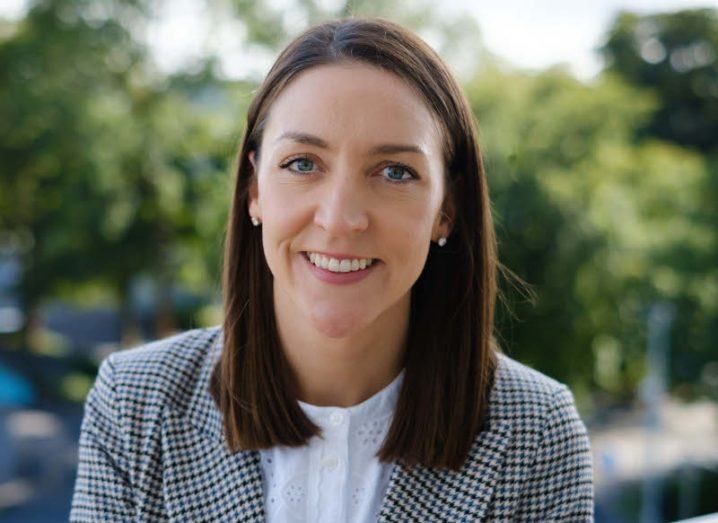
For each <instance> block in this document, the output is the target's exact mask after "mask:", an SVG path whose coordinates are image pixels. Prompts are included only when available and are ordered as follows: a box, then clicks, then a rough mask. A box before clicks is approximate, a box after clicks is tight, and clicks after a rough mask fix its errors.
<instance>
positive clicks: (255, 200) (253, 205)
mask: <svg viewBox="0 0 718 523" xmlns="http://www.w3.org/2000/svg"><path fill="white" fill-rule="evenodd" d="M247 157H248V158H249V163H250V164H251V165H252V175H251V177H250V180H249V191H248V200H247V204H248V211H249V215H250V216H254V217H256V218H259V219H261V213H260V209H259V183H258V180H257V172H258V169H257V158H256V155H255V151H249V154H248V155H247Z"/></svg>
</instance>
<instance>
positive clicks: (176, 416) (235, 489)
mask: <svg viewBox="0 0 718 523" xmlns="http://www.w3.org/2000/svg"><path fill="white" fill-rule="evenodd" d="M208 343H211V344H212V345H211V347H210V349H209V350H207V351H206V353H207V354H206V357H205V358H203V360H202V368H201V371H200V378H199V380H198V381H197V383H196V386H195V387H194V391H193V393H192V398H191V400H190V402H189V404H188V405H187V409H186V411H185V412H183V413H181V412H169V413H168V414H167V415H166V416H165V419H164V422H163V424H162V431H163V434H162V442H163V443H162V450H163V464H164V470H163V471H162V474H163V479H164V481H163V484H164V497H165V505H166V507H167V511H168V515H169V517H170V520H172V521H200V520H203V521H207V520H209V521H251V522H264V520H265V516H264V492H263V487H262V470H261V465H260V454H259V451H255V450H251V451H239V452H236V453H231V452H230V451H229V449H228V447H227V446H226V444H225V439H224V435H223V432H222V431H223V427H222V418H221V414H220V412H219V410H218V409H217V407H216V405H215V404H214V400H213V399H212V396H211V395H210V393H209V390H208V386H209V380H210V376H211V373H212V370H213V369H214V366H215V364H216V363H217V361H218V359H219V356H220V352H221V347H222V336H221V329H220V328H218V329H217V331H216V335H215V336H212V337H211V339H210V340H208ZM188 422H189V423H188Z"/></svg>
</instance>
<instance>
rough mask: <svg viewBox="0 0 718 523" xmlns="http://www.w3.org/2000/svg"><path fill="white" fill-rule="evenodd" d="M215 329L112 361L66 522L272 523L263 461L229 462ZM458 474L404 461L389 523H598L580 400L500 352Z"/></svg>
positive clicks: (390, 500) (241, 455)
mask: <svg viewBox="0 0 718 523" xmlns="http://www.w3.org/2000/svg"><path fill="white" fill-rule="evenodd" d="M221 338H222V333H221V328H220V327H219V326H215V327H210V328H205V329H195V330H191V331H187V332H184V333H181V334H178V335H176V336H173V337H171V338H167V339H164V340H160V341H156V342H153V343H149V344H146V345H143V346H140V347H136V348H133V349H129V350H123V351H119V352H116V353H114V354H111V355H110V356H109V357H107V358H105V360H103V362H102V364H101V365H100V368H99V371H98V374H97V378H96V379H95V383H94V385H93V387H92V389H91V390H90V393H89V394H88V396H87V399H86V401H85V411H84V417H83V421H82V428H81V433H80V443H79V466H78V472H77V478H76V482H75V490H74V494H73V498H72V508H71V512H70V521H77V522H79V521H103V522H104V521H178V522H179V521H182V522H184V521H187V522H200V521H263V519H264V513H263V510H264V507H263V504H264V494H263V491H262V475H261V474H262V472H261V466H260V462H259V452H258V451H240V452H238V453H235V454H232V453H230V452H229V450H228V448H227V447H226V446H225V443H224V438H223V434H222V420H221V414H220V412H219V411H218V410H217V408H216V406H215V404H214V401H213V400H212V397H211V396H210V394H209V391H208V388H207V387H208V384H209V378H210V375H211V372H212V369H213V367H214V364H215V363H216V361H217V359H218V358H219V354H220V350H221ZM490 404H491V409H490V416H489V423H488V427H487V429H486V430H485V431H483V432H482V433H480V434H479V435H478V436H477V438H476V442H475V444H474V446H473V448H472V451H471V453H470V455H469V457H468V459H467V461H466V463H465V464H464V466H463V468H462V469H461V471H459V472H454V471H449V470H446V469H432V468H428V467H423V466H414V467H407V466H404V465H403V464H400V463H396V464H395V466H394V469H393V471H392V474H391V478H390V482H389V486H388V490H387V492H386V495H385V497H384V499H383V503H382V508H381V512H380V514H379V521H383V522H388V521H422V522H428V521H571V522H574V521H592V520H593V495H594V492H593V468H592V461H591V452H590V447H589V439H588V435H587V432H586V427H585V425H584V423H583V422H582V420H581V418H580V417H579V414H578V412H577V410H576V407H575V404H574V398H573V394H572V393H571V391H570V390H569V389H568V388H567V387H566V386H565V385H563V384H561V383H560V382H558V381H556V380H554V379H552V378H550V377H548V376H546V375H544V374H541V373H539V372H538V371H536V370H533V369H531V368H529V367H527V366H525V365H523V364H521V363H519V362H517V361H516V360H513V359H511V358H509V357H508V356H506V355H504V354H500V356H499V367H498V374H497V379H496V382H495V384H494V388H493V389H492V392H491V396H490Z"/></svg>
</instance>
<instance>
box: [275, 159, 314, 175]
mask: <svg viewBox="0 0 718 523" xmlns="http://www.w3.org/2000/svg"><path fill="white" fill-rule="evenodd" d="M294 164H297V167H298V169H289V170H290V171H291V172H298V173H309V172H312V169H311V167H312V166H314V161H313V160H310V159H309V158H307V157H306V156H300V157H299V158H290V159H289V160H287V161H286V162H284V163H283V164H282V165H280V166H279V167H280V168H282V169H287V168H289V166H290V165H294Z"/></svg>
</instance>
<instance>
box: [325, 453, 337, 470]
mask: <svg viewBox="0 0 718 523" xmlns="http://www.w3.org/2000/svg"><path fill="white" fill-rule="evenodd" d="M337 465H339V458H337V457H336V456H332V455H330V456H326V457H324V459H322V466H323V467H324V468H327V469H329V470H334V469H335V468H336V467H337Z"/></svg>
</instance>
